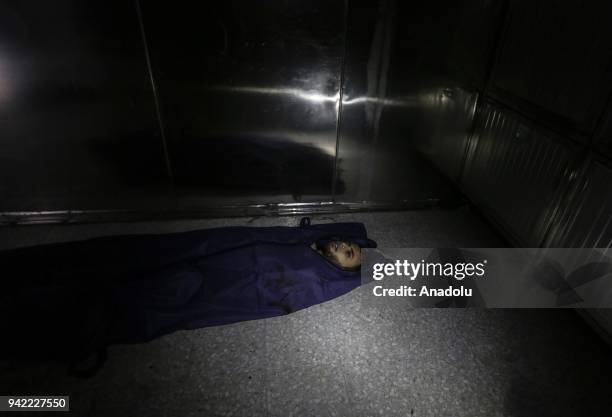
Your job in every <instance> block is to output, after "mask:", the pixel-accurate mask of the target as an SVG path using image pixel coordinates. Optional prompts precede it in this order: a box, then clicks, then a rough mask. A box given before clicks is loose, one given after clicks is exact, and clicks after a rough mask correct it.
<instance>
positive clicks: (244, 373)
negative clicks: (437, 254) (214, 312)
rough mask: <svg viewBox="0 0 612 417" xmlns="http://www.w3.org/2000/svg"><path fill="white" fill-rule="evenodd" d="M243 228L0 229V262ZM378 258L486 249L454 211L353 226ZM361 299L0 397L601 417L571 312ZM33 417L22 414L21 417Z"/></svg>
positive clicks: (203, 407)
mask: <svg viewBox="0 0 612 417" xmlns="http://www.w3.org/2000/svg"><path fill="white" fill-rule="evenodd" d="M298 220H299V219H297V218H291V217H283V218H257V219H227V220H198V221H181V222H169V223H158V224H153V223H140V224H137V223H134V224H113V225H82V226H36V227H23V228H12V229H0V248H8V247H12V246H24V245H31V244H34V243H37V242H52V241H63V240H75V239H82V238H87V237H93V236H98V235H103V234H104V235H110V234H128V233H143V232H145V233H151V232H169V231H182V230H188V229H195V228H205V227H216V226H226V225H242V224H248V225H251V226H269V225H295V224H297V222H298ZM328 221H361V222H363V223H365V224H366V226H367V228H368V231H369V234H370V236H371V237H372V238H373V239H375V240H377V241H378V243H379V246H381V247H432V246H451V247H497V246H503V245H504V243H503V242H501V241H500V240H499V239H498V238H497V237H496V236H495V234H494V233H492V232H491V231H490V229H489V228H488V227H487V226H486V225H485V224H483V223H482V222H481V220H480V219H479V218H478V217H477V216H475V215H473V214H472V213H471V212H470V211H468V210H467V209H458V210H452V211H415V212H401V213H367V214H364V213H358V214H345V215H334V216H324V217H314V218H313V222H328ZM367 292H368V288H365V287H362V288H360V289H357V290H355V291H353V292H351V293H349V294H347V295H345V296H343V297H340V298H338V299H336V300H333V301H330V302H328V303H325V304H322V305H318V306H313V307H311V308H308V309H306V310H302V311H299V312H296V313H293V314H291V315H288V316H284V317H277V318H272V319H267V320H260V321H251V322H244V323H238V324H234V325H229V326H220V327H212V328H205V329H200V330H194V331H183V332H177V333H174V334H172V335H168V336H165V337H162V338H160V339H157V340H155V341H153V342H151V343H147V344H142V345H131V346H114V347H112V348H111V349H110V351H109V358H108V362H107V363H106V365H105V367H104V368H103V369H102V370H101V371H100V372H99V373H98V374H97V375H96V376H95V377H94V378H91V379H85V380H83V379H74V378H71V377H67V376H64V374H63V369H62V368H61V367H60V366H57V365H52V364H40V365H34V364H29V365H27V366H26V365H24V364H14V363H6V362H5V363H2V365H1V368H0V372H1V373H0V394H1V393H2V392H7V390H9V389H10V391H11V392H15V391H16V390H17V391H20V392H23V393H24V394H25V393H38V394H58V395H59V394H69V395H70V396H71V402H72V408H73V410H74V412H73V414H74V415H79V416H90V415H91V416H106V415H112V416H140V415H142V416H282V417H286V416H350V417H354V416H355V417H357V416H375V415H384V416H453V417H456V416H470V417H472V416H589V417H595V416H609V415H610V410H612V396H611V395H609V394H610V392H612V378H610V375H612V355H611V351H610V350H609V348H608V347H607V346H606V345H604V344H603V343H602V342H601V340H600V339H599V338H598V337H597V336H596V335H595V334H594V333H593V332H592V331H591V330H590V328H589V327H588V326H586V325H585V324H584V323H583V321H582V320H581V319H580V318H579V317H578V316H577V315H576V314H575V313H573V312H572V311H566V310H476V309H473V310H472V309H467V310H452V309H449V310H447V309H436V310H434V309H406V308H398V307H397V306H395V305H392V304H382V303H380V304H377V305H372V304H371V303H366V302H364V299H365V296H366V295H367ZM35 415H36V414H35Z"/></svg>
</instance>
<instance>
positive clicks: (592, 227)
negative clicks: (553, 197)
mask: <svg viewBox="0 0 612 417" xmlns="http://www.w3.org/2000/svg"><path fill="white" fill-rule="evenodd" d="M610 184H612V169H611V168H610V167H609V166H606V165H605V164H603V163H602V162H601V161H598V160H593V161H591V164H590V165H589V167H588V170H587V172H586V175H585V177H584V179H581V180H580V181H578V182H577V184H576V186H575V187H574V189H573V192H572V193H571V194H570V195H569V201H566V204H564V205H563V210H562V211H561V212H560V213H559V216H558V217H557V219H556V221H555V223H554V225H553V227H552V228H551V231H550V234H549V236H548V239H547V241H546V246H549V247H566V248H584V247H594V248H610V247H612V192H611V191H612V188H611V185H610Z"/></svg>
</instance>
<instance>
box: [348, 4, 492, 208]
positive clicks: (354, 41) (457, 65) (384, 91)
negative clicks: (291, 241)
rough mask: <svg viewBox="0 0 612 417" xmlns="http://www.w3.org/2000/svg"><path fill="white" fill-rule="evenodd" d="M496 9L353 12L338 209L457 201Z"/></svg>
mask: <svg viewBox="0 0 612 417" xmlns="http://www.w3.org/2000/svg"><path fill="white" fill-rule="evenodd" d="M499 18H500V11H499V7H498V6H497V5H492V4H491V3H490V2H486V1H481V0H464V1H460V2H447V1H433V2H425V3H414V2H395V1H379V2H369V3H368V2H350V3H349V10H348V30H347V51H346V61H345V72H344V84H343V95H342V113H341V123H340V130H339V143H338V170H337V172H338V179H339V180H342V181H343V182H344V184H345V187H344V192H338V193H336V198H337V200H340V201H355V200H357V201H360V200H375V201H412V202H415V203H418V202H419V201H431V200H441V199H453V198H455V194H454V192H453V190H452V187H451V186H450V182H449V181H448V179H446V178H444V177H443V175H441V173H443V174H445V175H446V176H447V177H450V178H452V179H454V180H457V179H458V176H459V172H460V169H461V165H462V162H463V158H464V153H465V145H466V137H467V135H468V131H469V129H470V127H471V123H472V118H473V114H474V107H475V103H476V99H477V96H478V93H477V90H478V88H480V87H482V85H483V84H484V75H485V72H486V71H485V70H486V68H485V66H486V64H487V62H488V60H487V57H488V56H489V55H488V54H490V52H491V43H492V39H491V37H492V31H493V28H494V26H495V22H496V21H497V20H496V19H499Z"/></svg>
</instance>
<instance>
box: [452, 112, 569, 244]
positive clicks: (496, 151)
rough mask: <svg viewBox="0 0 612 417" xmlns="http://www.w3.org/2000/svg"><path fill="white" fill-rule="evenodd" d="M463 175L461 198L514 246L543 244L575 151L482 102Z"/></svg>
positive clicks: (535, 128)
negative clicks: (468, 200)
mask: <svg viewBox="0 0 612 417" xmlns="http://www.w3.org/2000/svg"><path fill="white" fill-rule="evenodd" d="M483 115H484V117H483V118H482V121H481V123H480V125H479V126H478V127H477V129H476V132H475V134H474V137H473V138H472V141H473V143H472V146H471V149H470V153H469V155H468V159H467V161H466V166H465V171H464V175H463V185H464V188H465V191H466V193H467V194H468V196H469V197H470V198H472V199H473V200H474V202H475V203H476V204H477V205H478V206H480V207H481V208H482V209H483V210H484V211H485V212H487V214H489V215H490V216H491V217H493V218H494V219H495V220H496V221H497V222H498V223H499V225H500V226H501V227H503V228H504V229H505V231H506V232H507V234H508V235H509V236H510V237H511V238H513V240H515V243H517V244H519V245H522V246H525V247H538V246H540V245H541V244H542V242H543V241H544V239H545V236H546V233H547V231H548V228H549V226H550V224H551V221H552V217H553V213H554V212H555V211H556V210H557V207H558V206H559V204H560V201H561V198H562V196H563V191H564V189H565V187H566V185H567V182H568V181H569V177H570V174H571V173H572V172H573V170H574V168H575V164H576V160H575V156H576V155H575V154H576V153H575V151H574V149H573V147H571V146H570V145H569V144H566V143H564V142H563V141H561V140H560V138H557V137H555V136H554V135H552V134H551V133H549V132H547V131H544V130H542V129H540V128H538V127H536V126H533V125H529V124H526V122H525V121H524V120H523V119H521V118H519V117H518V116H517V115H515V114H514V113H512V112H510V111H509V110H506V109H504V108H501V107H498V106H496V105H494V104H492V103H486V104H485V107H484V109H483Z"/></svg>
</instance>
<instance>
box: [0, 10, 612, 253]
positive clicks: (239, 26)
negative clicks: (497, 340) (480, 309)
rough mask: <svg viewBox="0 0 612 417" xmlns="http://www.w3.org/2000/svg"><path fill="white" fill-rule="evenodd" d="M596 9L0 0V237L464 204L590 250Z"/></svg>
mask: <svg viewBox="0 0 612 417" xmlns="http://www.w3.org/2000/svg"><path fill="white" fill-rule="evenodd" d="M611 7H612V6H610V3H609V2H605V1H589V2H580V1H564V2H548V1H494V2H491V1H485V0H461V1H431V2H421V3H419V4H414V2H396V1H392V0H380V1H339V0H338V1H327V0H326V1H323V0H321V1H319V0H309V1H297V0H285V1H274V2H272V1H269V2H268V1H267V2H249V1H237V0H230V1H224V2H200V1H198V2H196V1H190V2H181V4H180V5H171V4H169V3H167V2H153V1H148V0H139V1H88V2H82V1H76V0H58V1H54V2H39V1H31V0H30V1H27V0H26V1H9V0H2V1H0V129H1V130H0V132H1V136H0V213H2V216H1V220H0V221H2V223H5V224H13V223H29V222H57V221H60V222H79V221H100V220H122V219H131V220H143V219H155V218H179V217H207V216H233V215H241V214H255V215H256V214H270V213H272V214H284V213H287V212H291V213H295V212H296V211H299V212H303V213H308V212H321V211H326V212H338V211H346V210H348V209H350V210H372V209H385V208H387V209H388V208H421V207H436V206H442V207H448V206H453V205H457V204H460V203H462V202H463V201H465V200H466V198H467V199H468V200H469V201H471V202H472V203H474V204H475V206H476V207H478V208H479V210H481V211H482V212H483V213H485V214H486V215H487V217H488V218H489V219H490V220H492V221H493V222H494V223H495V224H496V225H497V226H499V228H500V229H501V230H503V231H504V232H505V234H506V236H507V237H508V238H509V239H510V240H511V241H513V242H514V243H516V244H521V245H526V246H540V245H544V244H554V245H564V244H577V245H582V244H583V243H588V244H590V245H595V244H600V245H601V244H603V245H607V243H608V242H609V241H610V236H611V235H612V225H611V224H610V223H611V222H610V217H609V215H608V213H610V212H612V201H610V198H609V195H610V193H609V192H607V191H609V186H608V184H609V182H610V179H612V172H611V171H610V162H609V161H610V157H612V153H611V148H610V143H612V142H611V140H612V139H611V138H612V130H611V126H612V123H611V120H612V119H611V116H610V115H611V114H612V112H611V111H610V108H609V106H610V105H609V104H608V101H609V97H610V91H611V87H612V36H611V35H612V33H611V32H612V29H611V26H610V25H609V24H608V17H609V16H610V15H611V12H612V10H611ZM594 230H597V231H596V232H595V231H594Z"/></svg>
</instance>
